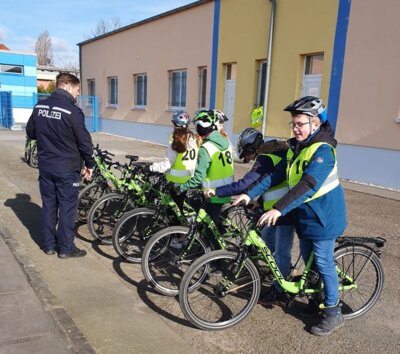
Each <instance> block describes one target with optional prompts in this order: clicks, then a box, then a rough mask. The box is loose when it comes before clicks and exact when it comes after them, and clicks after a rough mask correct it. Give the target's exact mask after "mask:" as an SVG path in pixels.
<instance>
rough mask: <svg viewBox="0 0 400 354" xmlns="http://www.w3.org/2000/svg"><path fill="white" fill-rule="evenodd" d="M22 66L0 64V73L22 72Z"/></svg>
mask: <svg viewBox="0 0 400 354" xmlns="http://www.w3.org/2000/svg"><path fill="white" fill-rule="evenodd" d="M23 68H24V67H23V66H20V65H7V64H0V73H7V74H20V75H22V74H23Z"/></svg>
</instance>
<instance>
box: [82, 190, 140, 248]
mask: <svg viewBox="0 0 400 354" xmlns="http://www.w3.org/2000/svg"><path fill="white" fill-rule="evenodd" d="M134 207H135V204H134V202H133V201H132V200H131V199H129V198H128V197H127V196H126V195H124V194H119V193H109V194H106V195H103V196H102V197H101V198H100V199H98V200H97V201H96V202H95V203H94V204H93V206H92V207H91V208H90V211H89V215H88V228H89V232H90V234H91V235H92V236H93V237H94V238H97V239H98V240H99V241H100V242H101V243H104V244H107V245H111V244H112V234H113V230H114V227H115V224H116V223H117V221H118V220H119V219H120V218H121V217H122V215H124V213H126V212H127V211H129V210H132V209H133V208H134Z"/></svg>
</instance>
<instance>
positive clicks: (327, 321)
mask: <svg viewBox="0 0 400 354" xmlns="http://www.w3.org/2000/svg"><path fill="white" fill-rule="evenodd" d="M321 314H322V317H321V320H320V321H319V323H318V324H316V325H315V326H312V327H311V330H310V332H311V333H312V334H315V335H316V336H328V335H330V334H331V333H333V332H334V331H336V330H337V329H338V328H340V327H342V326H344V318H343V315H342V311H341V309H340V307H339V306H334V307H326V308H324V309H322V312H321Z"/></svg>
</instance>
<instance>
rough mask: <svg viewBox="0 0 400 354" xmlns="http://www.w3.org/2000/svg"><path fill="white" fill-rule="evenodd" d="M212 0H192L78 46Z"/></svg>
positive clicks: (80, 44) (82, 43)
mask: <svg viewBox="0 0 400 354" xmlns="http://www.w3.org/2000/svg"><path fill="white" fill-rule="evenodd" d="M211 1H214V0H199V1H195V2H192V3H190V4H187V5H184V6H181V7H177V8H176V9H172V10H169V11H166V12H163V13H161V14H158V15H155V16H152V17H149V18H146V19H144V20H142V21H139V22H134V23H132V24H130V25H127V26H124V27H121V28H118V29H116V30H114V31H111V32H107V33H104V34H102V35H100V36H97V37H94V38H90V39H87V40H86V41H83V42H79V43H77V45H78V46H82V45H85V44H88V43H91V42H94V41H97V40H98V39H102V38H105V37H108V36H111V35H113V34H116V33H119V32H123V31H126V30H129V29H131V28H133V27H137V26H140V25H143V24H145V23H148V22H151V21H155V20H158V19H160V18H163V17H167V16H170V15H173V14H175V13H178V12H182V11H185V10H188V9H191V8H193V7H196V6H199V5H202V4H205V3H207V2H211Z"/></svg>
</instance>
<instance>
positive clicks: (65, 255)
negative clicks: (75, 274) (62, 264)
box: [58, 247, 87, 259]
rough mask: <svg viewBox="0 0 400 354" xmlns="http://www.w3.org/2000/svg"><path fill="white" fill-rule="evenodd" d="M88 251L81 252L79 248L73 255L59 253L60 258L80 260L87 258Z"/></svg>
mask: <svg viewBox="0 0 400 354" xmlns="http://www.w3.org/2000/svg"><path fill="white" fill-rule="evenodd" d="M86 253H87V252H86V251H85V250H80V249H79V248H77V247H75V251H74V252H72V253H59V254H58V258H63V259H66V258H78V257H84V256H86Z"/></svg>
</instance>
